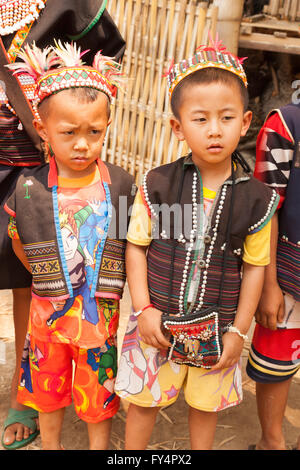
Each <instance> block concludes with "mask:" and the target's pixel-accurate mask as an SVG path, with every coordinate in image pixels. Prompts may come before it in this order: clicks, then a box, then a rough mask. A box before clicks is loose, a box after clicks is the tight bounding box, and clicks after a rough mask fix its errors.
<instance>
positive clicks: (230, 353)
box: [211, 331, 244, 370]
mask: <svg viewBox="0 0 300 470" xmlns="http://www.w3.org/2000/svg"><path fill="white" fill-rule="evenodd" d="M222 341H223V352H222V355H221V357H220V360H219V362H217V364H216V365H214V366H213V367H212V368H211V370H220V369H225V368H227V367H232V366H233V365H234V364H236V363H237V362H238V360H239V358H240V356H241V354H242V351H243V346H244V340H243V338H241V337H240V336H239V335H238V334H236V333H230V332H229V331H228V332H227V333H224V335H223V337H222Z"/></svg>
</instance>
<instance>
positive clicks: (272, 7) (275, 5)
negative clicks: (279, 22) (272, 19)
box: [269, 0, 280, 16]
mask: <svg viewBox="0 0 300 470" xmlns="http://www.w3.org/2000/svg"><path fill="white" fill-rule="evenodd" d="M279 7H280V0H271V1H270V4H269V14H270V15H272V16H277V15H278V12H279Z"/></svg>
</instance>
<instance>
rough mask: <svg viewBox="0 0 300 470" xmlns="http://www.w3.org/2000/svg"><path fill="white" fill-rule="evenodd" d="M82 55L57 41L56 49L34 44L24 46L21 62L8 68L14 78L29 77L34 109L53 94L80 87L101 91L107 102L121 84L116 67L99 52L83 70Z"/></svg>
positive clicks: (82, 53)
mask: <svg viewBox="0 0 300 470" xmlns="http://www.w3.org/2000/svg"><path fill="white" fill-rule="evenodd" d="M86 52H88V51H84V52H81V50H80V47H77V46H76V45H74V44H69V43H65V44H64V45H63V44H62V43H61V42H60V41H58V43H56V47H52V46H51V47H46V48H45V49H43V50H41V49H39V48H38V47H37V46H36V45H35V44H33V45H32V46H28V45H26V46H25V48H24V49H23V50H21V51H20V52H19V54H18V56H19V57H20V58H21V59H23V62H15V63H14V64H9V65H8V67H9V68H10V69H12V70H14V73H15V74H19V75H24V74H25V75H29V76H30V77H32V78H33V79H34V82H35V85H36V88H35V99H34V105H35V106H37V105H38V104H39V103H41V102H42V101H43V100H44V99H45V98H47V97H48V96H50V95H52V94H54V93H58V92H59V91H62V90H67V89H70V88H81V87H87V88H95V89H96V90H99V91H102V92H103V93H105V94H106V95H107V96H108V98H109V100H110V101H111V100H112V99H113V98H114V97H115V96H116V93H117V89H118V88H120V85H121V83H122V81H123V78H122V74H121V66H120V64H118V63H117V62H115V61H114V60H113V59H112V58H111V57H105V56H103V55H101V52H100V51H99V52H98V53H97V54H96V55H95V58H94V61H93V65H92V67H89V66H86V65H84V62H83V61H82V60H81V57H82V56H83V55H84V54H85V53H86Z"/></svg>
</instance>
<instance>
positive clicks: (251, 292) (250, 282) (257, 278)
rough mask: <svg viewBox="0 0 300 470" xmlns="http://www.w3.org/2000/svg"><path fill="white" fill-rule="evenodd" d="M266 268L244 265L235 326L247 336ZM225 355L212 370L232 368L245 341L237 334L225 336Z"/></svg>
mask: <svg viewBox="0 0 300 470" xmlns="http://www.w3.org/2000/svg"><path fill="white" fill-rule="evenodd" d="M264 274H265V266H254V265H251V264H248V263H245V262H244V264H243V278H242V283H241V290H240V297H239V303H238V308H237V312H236V316H235V319H234V323H233V326H234V327H236V328H237V329H238V330H239V331H240V333H241V334H243V335H246V334H247V332H248V330H249V328H250V325H251V322H252V319H253V317H254V314H255V311H256V308H257V305H258V302H259V299H260V296H261V292H262V287H263V282H264ZM222 339H223V353H222V355H221V358H220V360H219V362H218V363H217V364H216V365H215V366H213V367H212V370H219V369H224V368H226V367H232V366H233V365H234V364H236V363H237V362H238V360H239V358H240V356H241V354H242V350H243V345H244V339H243V338H242V337H240V336H239V335H238V334H237V333H235V332H226V333H224V335H223V338H222Z"/></svg>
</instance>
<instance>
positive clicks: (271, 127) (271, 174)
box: [254, 111, 294, 208]
mask: <svg viewBox="0 0 300 470" xmlns="http://www.w3.org/2000/svg"><path fill="white" fill-rule="evenodd" d="M293 153H294V142H293V139H292V136H291V134H290V133H289V130H288V128H287V126H286V124H285V122H284V120H283V117H282V116H281V114H280V112H279V111H278V112H275V113H274V114H271V115H270V117H269V118H268V119H267V120H266V122H265V124H264V125H263V127H262V128H261V130H260V133H259V135H258V138H257V146H256V165H255V170H254V176H255V177H256V178H257V179H259V180H260V181H262V182H263V183H265V184H267V185H268V186H270V187H271V188H273V189H275V190H276V191H277V193H278V194H279V196H280V202H279V206H278V208H280V207H281V206H282V203H283V201H284V198H285V191H286V187H287V184H288V181H289V175H290V170H291V165H292V160H293Z"/></svg>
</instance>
